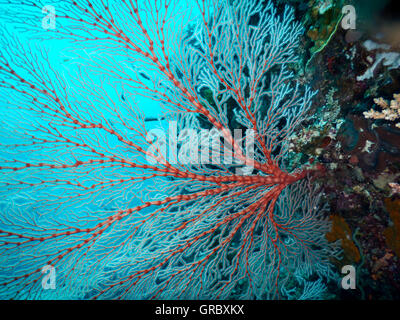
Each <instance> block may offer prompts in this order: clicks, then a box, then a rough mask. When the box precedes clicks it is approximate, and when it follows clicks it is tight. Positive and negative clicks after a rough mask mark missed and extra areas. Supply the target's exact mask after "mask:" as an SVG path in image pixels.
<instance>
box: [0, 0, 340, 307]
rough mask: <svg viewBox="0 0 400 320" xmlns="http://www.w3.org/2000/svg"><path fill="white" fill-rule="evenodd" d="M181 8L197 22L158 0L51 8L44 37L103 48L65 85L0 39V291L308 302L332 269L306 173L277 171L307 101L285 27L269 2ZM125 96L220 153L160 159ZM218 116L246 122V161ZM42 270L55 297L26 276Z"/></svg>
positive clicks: (296, 33)
mask: <svg viewBox="0 0 400 320" xmlns="http://www.w3.org/2000/svg"><path fill="white" fill-rule="evenodd" d="M19 5H21V6H25V4H24V3H19ZM27 6H28V7H29V8H28V9H29V10H31V11H30V12H31V13H32V12H36V13H37V12H41V11H40V10H41V8H42V4H41V3H33V4H30V5H27ZM184 7H190V8H189V9H187V8H186V9H187V12H188V13H190V12H191V10H193V11H192V12H200V14H199V19H197V20H196V19H193V20H192V21H189V20H188V19H185V18H182V17H184V15H183V14H178V13H179V12H178V11H179V10H181V9H182V5H180V4H179V3H178V2H177V3H175V2H174V1H156V0H149V1H144V0H143V1H125V0H121V1H118V5H117V2H116V3H114V4H112V3H111V4H109V5H106V4H105V3H104V2H103V1H70V2H66V1H62V2H60V3H57V4H56V8H57V16H56V18H57V28H56V29H55V30H53V31H49V32H48V33H47V34H46V36H49V35H50V36H52V37H55V36H61V37H64V38H70V39H72V40H74V41H76V42H77V43H78V44H80V45H82V46H88V48H89V47H93V46H95V47H97V48H100V47H101V48H102V51H103V52H106V54H105V55H103V56H102V58H101V61H100V62H99V61H97V62H96V60H95V59H94V58H91V59H89V61H88V60H86V61H85V67H82V68H80V69H79V70H80V72H81V73H80V74H79V75H75V78H78V80H80V81H72V80H71V79H69V78H67V77H68V76H67V75H65V74H63V75H61V74H58V73H57V71H56V70H54V69H53V68H52V66H51V65H50V64H49V63H48V61H47V60H46V55H45V54H44V53H43V51H42V52H38V53H35V52H34V50H31V49H30V48H28V47H26V46H25V45H24V44H22V43H20V42H19V41H18V40H17V39H15V38H11V37H9V38H8V39H7V41H8V42H9V43H8V46H3V48H2V50H1V63H0V71H1V82H0V83H1V87H2V94H3V93H4V94H3V97H4V98H5V100H6V105H7V106H8V108H7V112H6V113H5V115H4V116H5V117H6V118H7V132H6V133H3V134H4V138H3V141H5V142H4V143H3V144H2V147H3V149H2V152H3V153H2V155H4V154H5V153H7V156H6V157H4V159H3V160H2V163H1V167H0V169H1V170H0V173H1V191H2V193H3V194H4V195H6V197H7V199H9V201H8V202H7V204H6V205H3V207H2V212H1V223H0V235H1V237H0V241H1V249H0V251H1V257H2V258H1V271H0V283H1V284H2V286H1V291H0V293H1V296H2V297H3V298H6V297H8V298H65V297H68V298H104V299H108V298H131V299H132V298H136V299H147V298H192V299H193V298H221V299H224V298H258V299H267V298H289V299H292V298H302V299H307V298H310V299H312V298H319V297H321V295H322V293H323V291H324V289H325V285H324V282H325V280H328V279H331V278H333V273H332V271H331V266H330V263H329V256H330V255H333V254H335V253H336V251H335V250H336V249H335V247H334V246H333V245H332V244H328V242H327V240H326V238H325V234H326V232H327V231H328V230H329V223H328V221H327V220H326V219H325V218H324V216H323V212H324V207H322V206H321V205H320V204H319V195H318V192H317V191H316V188H315V187H313V186H311V185H310V181H309V180H308V179H307V178H306V177H307V175H308V174H309V173H310V174H312V172H315V170H317V169H318V168H319V167H317V166H316V167H312V166H311V165H310V166H308V167H303V168H298V169H297V170H295V171H294V172H288V171H286V170H285V168H284V164H283V160H285V157H286V156H287V152H288V138H289V137H290V136H291V135H292V134H294V133H295V130H296V128H297V127H298V126H299V125H300V124H301V123H302V121H303V120H304V119H305V118H306V117H307V111H308V109H309V107H310V105H311V103H312V98H313V96H314V94H315V93H314V92H313V91H312V90H310V88H308V87H304V88H302V87H301V86H300V85H299V84H297V83H296V82H295V81H294V76H293V74H292V73H291V72H289V71H288V66H289V65H290V64H291V63H294V62H296V61H297V58H296V52H295V50H296V48H297V46H298V41H299V37H300V35H301V33H302V27H301V25H300V24H299V23H296V22H295V21H294V17H293V11H292V10H291V9H290V8H286V9H285V10H284V11H283V12H282V13H281V14H278V13H277V11H276V9H275V8H274V6H273V4H272V3H271V2H270V3H268V4H263V3H262V2H261V1H248V0H245V1H218V0H214V1H211V0H203V1H188V2H187V3H186V2H185V3H184ZM28 9H25V10H28ZM24 12H27V11H24ZM179 23H180V24H179ZM178 26H179V28H178ZM132 63H134V64H135V66H136V67H135V68H132ZM139 69H140V70H147V71H151V73H150V74H152V75H153V74H154V76H152V79H150V81H147V80H148V79H144V78H143V77H142V76H141V72H138V70H139ZM94 71H95V72H96V73H97V74H100V77H101V79H102V80H101V83H100V85H99V82H98V81H97V82H96V81H91V80H90V79H91V78H90V77H91V75H92V73H93V72H94ZM75 80H76V79H75ZM71 83H74V86H72V85H70V84H71ZM121 90H123V92H124V95H121V94H120V92H121ZM205 92H207V94H205ZM137 97H147V98H150V99H153V100H155V101H158V102H160V103H161V104H162V105H163V106H164V107H165V108H166V110H167V113H166V114H167V116H166V119H169V120H170V123H171V121H172V122H174V123H176V124H177V132H178V133H182V132H196V133H199V134H200V132H201V131H202V130H203V129H204V128H210V127H212V128H213V129H214V130H216V132H218V133H219V134H220V136H221V139H218V140H216V141H217V144H220V145H221V148H220V150H224V151H225V150H226V148H224V147H223V145H225V146H226V144H228V145H229V146H231V149H232V151H231V154H230V156H231V157H233V158H234V159H235V162H234V163H235V164H226V163H224V162H223V161H221V162H220V163H218V162H217V163H213V164H208V163H206V164H204V163H190V162H189V163H188V162H185V163H181V162H179V161H171V159H167V158H166V157H165V153H164V152H162V151H161V149H162V148H163V145H162V144H163V143H165V141H164V142H163V141H161V140H160V139H156V138H155V137H154V136H152V135H150V134H149V132H148V131H147V130H146V126H145V122H144V118H143V116H142V115H141V114H140V112H139V111H137V110H139V109H140V108H143V106H141V105H140V103H139V104H138V106H137V107H135V98H137ZM137 101H139V100H137ZM232 110H234V117H235V121H236V123H237V124H238V127H239V128H240V129H244V130H245V129H251V130H252V131H253V132H254V133H255V134H254V142H255V145H254V151H253V155H252V159H249V155H248V153H246V152H245V150H244V146H243V141H242V140H244V139H238V138H237V137H236V136H234V135H233V134H232V130H231V129H233V128H232V121H231V120H232V119H230V116H228V114H230V115H231V114H232V113H231V112H232ZM189 129H190V130H191V131H188V130H189ZM214 143H215V141H214ZM217 150H218V148H217ZM220 152H221V154H220V156H221V157H223V156H226V154H222V151H220ZM214 156H215V155H214ZM149 159H150V160H152V161H149ZM248 164H251V166H250V169H249V166H248ZM237 168H242V169H243V170H242V173H240V170H239V171H237V170H235V169H237ZM243 172H245V174H243ZM46 265H50V266H53V267H54V268H55V270H56V274H57V278H56V279H57V282H56V289H55V290H43V288H42V286H41V282H42V277H43V275H42V272H41V270H42V268H43V267H44V266H46Z"/></svg>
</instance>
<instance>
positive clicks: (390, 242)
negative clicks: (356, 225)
mask: <svg viewBox="0 0 400 320" xmlns="http://www.w3.org/2000/svg"><path fill="white" fill-rule="evenodd" d="M385 205H386V209H387V210H388V212H389V215H390V219H391V220H392V222H393V225H390V226H389V227H387V228H386V229H385V231H384V233H383V234H384V235H385V239H386V245H387V246H388V247H389V248H390V249H392V250H393V252H394V253H396V255H397V256H398V257H400V200H399V199H397V200H391V199H390V198H387V199H385Z"/></svg>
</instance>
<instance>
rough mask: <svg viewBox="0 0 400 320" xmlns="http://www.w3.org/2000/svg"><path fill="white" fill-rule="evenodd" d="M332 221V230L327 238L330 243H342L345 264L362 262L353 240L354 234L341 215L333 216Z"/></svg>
mask: <svg viewBox="0 0 400 320" xmlns="http://www.w3.org/2000/svg"><path fill="white" fill-rule="evenodd" d="M330 220H331V221H332V229H331V231H330V232H328V233H327V234H326V238H327V240H328V241H329V242H334V241H337V240H340V241H341V246H342V248H343V260H342V261H341V263H343V264H352V263H357V262H359V261H360V258H361V257H360V251H359V250H358V248H357V246H356V245H355V243H354V241H353V240H352V232H351V229H350V227H349V225H348V224H347V222H346V221H345V220H344V218H343V217H340V216H339V215H331V216H330Z"/></svg>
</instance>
